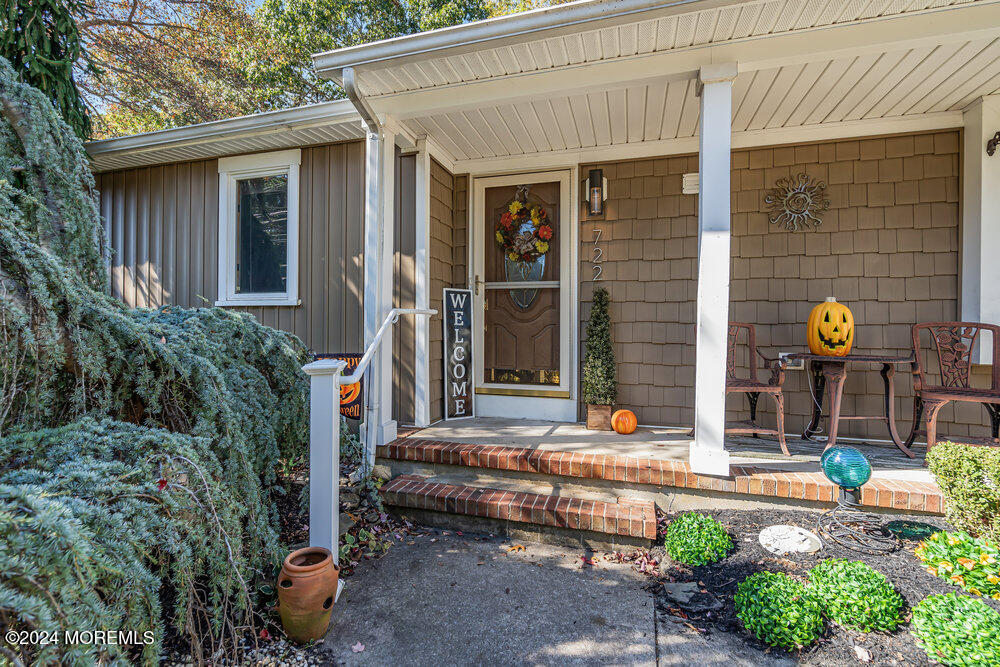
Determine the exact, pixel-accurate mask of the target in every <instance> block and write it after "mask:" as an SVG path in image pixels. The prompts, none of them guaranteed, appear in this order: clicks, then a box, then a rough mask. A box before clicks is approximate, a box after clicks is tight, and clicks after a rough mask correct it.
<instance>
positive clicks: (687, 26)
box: [361, 0, 981, 95]
mask: <svg viewBox="0 0 1000 667" xmlns="http://www.w3.org/2000/svg"><path fill="white" fill-rule="evenodd" d="M979 1H981V0H846V1H845V0H759V1H756V2H753V1H751V2H743V3H738V4H735V3H729V4H728V5H726V6H721V7H712V8H710V9H705V10H701V11H688V12H687V13H682V14H680V15H676V16H668V17H665V18H659V19H647V20H643V21H638V22H630V23H624V24H622V25H614V26H611V27H606V28H599V29H594V30H585V29H581V31H580V32H573V33H571V34H565V35H560V36H557V37H551V38H547V39H535V40H526V41H522V42H520V43H515V44H504V45H502V46H498V47H495V48H486V49H481V50H474V51H470V52H463V53H459V54H456V55H449V56H443V57H427V58H424V59H420V60H416V61H413V62H402V63H401V64H397V63H393V64H391V65H388V66H378V65H377V64H372V65H365V66H363V67H362V68H361V69H363V71H364V77H363V81H364V85H363V91H364V92H365V93H366V94H368V95H385V94H389V93H398V92H404V91H411V90H418V89H426V88H431V87H436V86H445V85H450V84H456V83H463V82H468V81H481V80H483V79H487V78H492V77H499V76H510V75H515V74H524V73H527V72H538V71H542V70H548V69H554V68H560V67H567V66H574V65H581V64H584V63H593V62H598V61H602V60H610V59H616V58H625V57H629V56H635V55H642V54H650V53H657V52H663V51H671V50H677V49H683V48H687V47H692V46H700V45H709V44H717V43H723V42H731V41H737V40H745V39H750V38H755V37H763V36H767V35H776V34H781V33H788V32H793V31H802V30H809V29H812V28H820V27H823V26H830V25H835V24H841V23H850V22H858V21H865V20H872V19H878V18H880V17H892V16H899V15H903V14H912V13H917V12H924V11H927V10H934V9H939V8H942V7H950V6H956V5H967V4H973V3H975V2H979ZM664 4H668V3H664ZM698 4H699V3H692V4H691V7H692V8H697V6H698ZM701 4H712V3H701ZM714 4H719V3H714Z"/></svg>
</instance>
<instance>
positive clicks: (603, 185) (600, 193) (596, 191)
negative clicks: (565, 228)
mask: <svg viewBox="0 0 1000 667" xmlns="http://www.w3.org/2000/svg"><path fill="white" fill-rule="evenodd" d="M586 192H587V194H586V196H584V198H583V199H584V201H586V202H587V203H588V204H589V206H588V211H589V213H590V215H604V202H605V201H606V200H607V198H608V179H606V178H604V171H603V170H601V169H591V170H590V176H588V177H587V191H586Z"/></svg>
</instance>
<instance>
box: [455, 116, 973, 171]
mask: <svg viewBox="0 0 1000 667" xmlns="http://www.w3.org/2000/svg"><path fill="white" fill-rule="evenodd" d="M962 122H963V120H962V112H961V111H945V112H940V113H931V114H920V115H913V116H895V117H892V118H880V119H874V120H850V121H841V122H836V123H818V124H815V125H802V126H798V127H782V128H774V129H767V130H748V131H745V132H733V133H732V137H733V144H732V147H733V150H736V149H741V148H759V147H763V146H782V145H786V144H800V143H806V142H815V141H831V140H836V139H854V138H857V137H871V136H881V135H889V134H906V133H912V132H931V131H934V130H950V129H955V128H959V127H962ZM697 152H698V136H697V135H695V136H693V137H679V138H676V139H662V140H658V141H641V142H636V143H631V144H617V145H613V146H596V147H592V148H574V149H568V150H562V151H548V152H540V153H526V154H523V155H510V156H505V157H490V158H482V159H480V158H477V159H474V160H456V161H455V163H454V168H455V169H456V170H457V171H455V172H453V173H470V174H474V175H485V174H494V173H501V172H507V171H517V170H524V169H530V170H539V169H555V168H562V167H566V166H574V165H578V164H592V163H597V162H614V161H616V160H636V159H643V158H653V157H663V156H670V155H692V154H695V153H697Z"/></svg>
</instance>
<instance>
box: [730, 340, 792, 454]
mask: <svg viewBox="0 0 1000 667" xmlns="http://www.w3.org/2000/svg"><path fill="white" fill-rule="evenodd" d="M744 329H745V330H746V332H747V345H748V346H749V348H750V349H749V353H750V354H749V366H750V377H749V378H741V377H737V375H736V347H737V345H738V344H739V341H738V339H739V335H740V331H741V330H744ZM728 336H729V345H728V353H727V355H726V395H727V396H728V395H729V394H731V393H732V394H746V397H747V403H749V404H750V420H749V421H746V422H739V423H738V424H735V425H733V426H726V433H751V434H753V435H754V437H760V435H761V434H763V435H774V436H777V438H778V444H780V445H781V451H782V452H784V453H785V455H786V456H790V454H789V453H788V446H787V445H786V444H785V396H784V394H783V393H782V391H781V385H782V384H783V383H784V382H785V361H784V360H783V359H776V358H772V357H767V356H765V355H764V354H762V353H761V352H760V351H759V350H758V349H757V330H756V329H755V328H754V325H752V324H747V323H745V322H730V323H729V333H728ZM758 357H759V358H760V360H761V362H763V363H762V364H761V368H762V369H765V370H770V371H771V377H770V378H768V380H767V382H763V381H761V380H759V379H758V377H757V363H756V361H757V358H758ZM761 394H768V395H769V396H771V398H772V399H774V408H775V411H776V416H777V424H776V426H777V428H774V429H768V428H763V427H761V426H759V425H758V424H757V400H758V399H759V398H760V395H761Z"/></svg>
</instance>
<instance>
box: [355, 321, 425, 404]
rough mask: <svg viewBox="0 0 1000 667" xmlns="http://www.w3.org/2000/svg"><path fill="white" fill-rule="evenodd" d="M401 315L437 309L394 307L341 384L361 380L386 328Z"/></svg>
mask: <svg viewBox="0 0 1000 667" xmlns="http://www.w3.org/2000/svg"><path fill="white" fill-rule="evenodd" d="M400 315H437V311H436V310H432V309H430V308H393V309H392V310H390V311H389V314H388V315H386V316H385V320H383V321H382V326H380V327H379V328H378V331H377V332H376V333H375V338H373V339H372V342H371V343H370V344H369V345H368V349H367V350H365V353H364V354H363V355H362V356H361V361H359V362H358V365H357V367H355V369H354V372H353V373H351V374H350V375H341V376H340V384H342V385H345V384H354V383H355V382H361V378H362V377H363V376H364V374H365V370H366V369H367V368H368V364H370V363H371V361H372V357H374V356H375V351H376V350H378V348H379V346H380V345H381V344H382V337H383V336H384V335H385V332H386V330H387V329H388V328H389V327H390V326H391V325H392V324H394V323H396V322H397V321H398V320H399V316H400Z"/></svg>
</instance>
